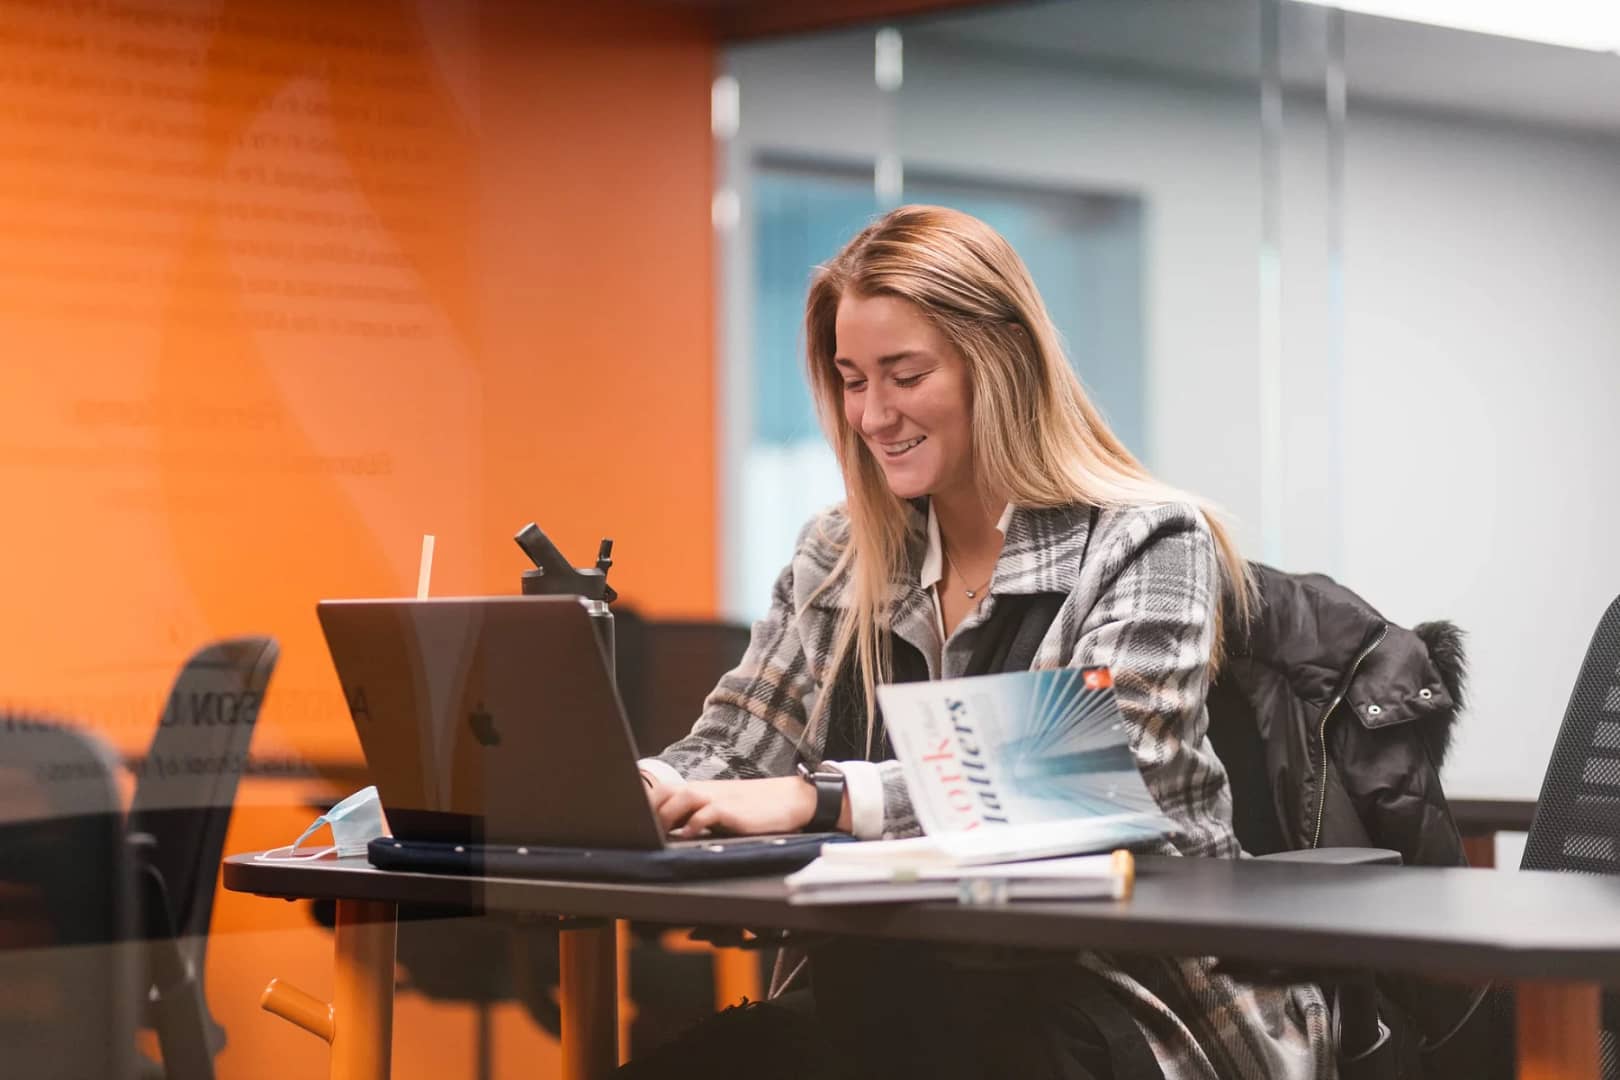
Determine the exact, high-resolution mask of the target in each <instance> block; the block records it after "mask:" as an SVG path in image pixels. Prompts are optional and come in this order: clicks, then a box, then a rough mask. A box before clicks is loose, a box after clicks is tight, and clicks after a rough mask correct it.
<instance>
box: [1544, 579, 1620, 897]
mask: <svg viewBox="0 0 1620 1080" xmlns="http://www.w3.org/2000/svg"><path fill="white" fill-rule="evenodd" d="M1519 866H1520V868H1521V869H1524V870H1576V871H1582V872H1585V873H1591V874H1613V873H1616V872H1620V599H1617V600H1615V602H1614V603H1612V604H1610V605H1609V609H1608V610H1607V611H1605V612H1604V613H1603V619H1602V621H1600V622H1599V623H1598V628H1597V632H1596V633H1595V634H1594V635H1593V636H1592V644H1591V646H1590V647H1588V648H1587V650H1586V661H1585V662H1584V663H1583V664H1581V673H1580V677H1579V678H1577V679H1576V681H1575V692H1574V694H1572V695H1571V696H1570V699H1569V707H1568V708H1566V709H1565V710H1564V724H1563V726H1562V727H1561V728H1559V729H1558V741H1557V742H1556V743H1555V744H1554V745H1553V754H1552V761H1551V762H1550V763H1549V764H1548V766H1547V776H1546V779H1544V780H1543V781H1542V784H1541V797H1540V798H1539V799H1538V800H1536V816H1535V818H1534V820H1533V821H1532V822H1531V824H1530V836H1529V839H1528V841H1527V842H1526V843H1525V848H1524V859H1523V861H1522V862H1521V863H1520V864H1519Z"/></svg>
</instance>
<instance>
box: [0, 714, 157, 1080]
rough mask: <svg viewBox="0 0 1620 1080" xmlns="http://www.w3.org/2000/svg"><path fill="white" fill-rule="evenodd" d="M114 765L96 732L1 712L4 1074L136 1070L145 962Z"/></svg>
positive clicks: (0, 1026) (0, 1019)
mask: <svg viewBox="0 0 1620 1080" xmlns="http://www.w3.org/2000/svg"><path fill="white" fill-rule="evenodd" d="M118 768H119V765H118V760H117V758H116V757H114V756H113V754H112V753H111V751H109V750H108V749H107V748H106V747H105V746H104V745H102V743H101V742H100V741H99V740H98V739H96V738H95V737H94V736H93V735H90V734H88V733H86V732H82V731H77V730H74V729H72V728H70V727H67V726H65V725H62V724H59V723H55V722H52V721H49V720H43V719H39V718H33V717H26V716H17V715H6V714H4V713H0V987H3V988H4V989H5V993H4V994H3V995H0V1046H3V1047H4V1048H5V1049H4V1065H3V1066H0V1072H3V1073H4V1074H5V1075H7V1076H28V1077H81V1076H95V1077H114V1078H123V1077H130V1076H132V1075H133V1074H134V1067H135V1057H134V1046H135V1028H136V1023H137V1020H138V1017H139V1004H140V996H139V985H140V984H139V979H140V976H141V971H142V966H143V965H142V957H141V954H140V952H139V950H138V949H137V947H136V946H135V944H134V943H133V942H132V941H131V938H132V937H133V934H132V931H133V928H134V926H135V922H136V914H135V903H134V899H133V882H132V880H131V868H130V861H129V858H128V856H127V849H126V847H125V845H124V831H123V814H122V810H121V807H120V805H119V794H118V786H117V783H116V779H115V778H116V775H117V770H118Z"/></svg>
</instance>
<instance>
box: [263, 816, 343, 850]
mask: <svg viewBox="0 0 1620 1080" xmlns="http://www.w3.org/2000/svg"><path fill="white" fill-rule="evenodd" d="M325 824H327V820H326V815H325V814H322V815H321V816H320V817H318V818H316V819H315V821H314V822H313V823H312V824H311V825H310V827H309V828H307V829H305V830H304V831H303V832H301V833H299V834H298V839H296V840H294V841H293V842H292V843H290V844H287V845H286V846H284V847H278V848H271V849H270V850H269V851H261V852H259V853H258V854H257V855H255V856H254V858H255V859H262V860H263V861H265V862H309V861H310V860H312V859H319V858H323V857H325V856H327V855H330V854H332V853H333V852H335V851H337V845H336V844H332V845H329V846H327V847H322V848H310V849H309V850H308V851H306V852H303V853H302V854H295V852H297V851H298V845H299V844H302V843H303V842H304V841H305V840H307V839H309V835H310V833H313V832H314V831H315V830H317V829H319V828H320V827H321V826H323V825H325ZM281 852H286V854H281Z"/></svg>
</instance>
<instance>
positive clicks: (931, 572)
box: [917, 499, 1013, 642]
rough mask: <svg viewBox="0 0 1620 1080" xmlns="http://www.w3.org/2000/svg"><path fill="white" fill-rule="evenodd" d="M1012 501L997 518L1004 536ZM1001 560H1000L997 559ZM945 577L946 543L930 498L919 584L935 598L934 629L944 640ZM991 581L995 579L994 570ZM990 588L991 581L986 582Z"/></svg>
mask: <svg viewBox="0 0 1620 1080" xmlns="http://www.w3.org/2000/svg"><path fill="white" fill-rule="evenodd" d="M1012 513H1013V508H1012V503H1008V504H1007V508H1006V509H1005V510H1003V511H1002V512H1001V517H999V518H997V519H996V532H998V533H1000V534H1001V535H1002V537H1003V538H1005V537H1006V535H1007V523H1008V522H1010V521H1011V520H1012ZM997 561H999V560H997ZM944 577H945V545H944V544H943V543H941V542H940V539H939V518H937V517H935V516H934V500H932V499H929V500H928V548H927V550H925V551H924V552H923V561H922V567H921V569H919V570H918V571H917V584H918V585H919V586H920V587H921V588H922V589H923V591H924V592H926V593H928V595H929V596H931V597H932V598H933V600H934V629H936V630H938V631H939V640H940V641H941V642H944V640H945V637H946V634H945V610H944V609H943V608H941V607H940V605H939V583H940V581H941V580H943V579H944ZM990 580H991V581H994V580H995V577H994V572H993V571H992V577H991V579H990ZM984 587H985V588H986V589H988V588H989V587H990V582H989V581H987V582H985V583H984Z"/></svg>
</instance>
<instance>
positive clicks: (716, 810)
mask: <svg viewBox="0 0 1620 1080" xmlns="http://www.w3.org/2000/svg"><path fill="white" fill-rule="evenodd" d="M724 816H725V815H724V812H723V811H722V810H721V809H720V804H719V803H716V802H713V801H711V802H708V803H705V804H704V805H703V806H701V807H699V808H698V809H697V810H695V811H693V813H692V816H691V817H689V818H687V819H686V824H684V825H682V826H681V833H682V835H684V836H702V835H703V834H704V833H706V832H708V831H709V830H711V829H713V828H715V827H716V826H717V825H719V824H720V822H721V819H722V818H723V817H724Z"/></svg>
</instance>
